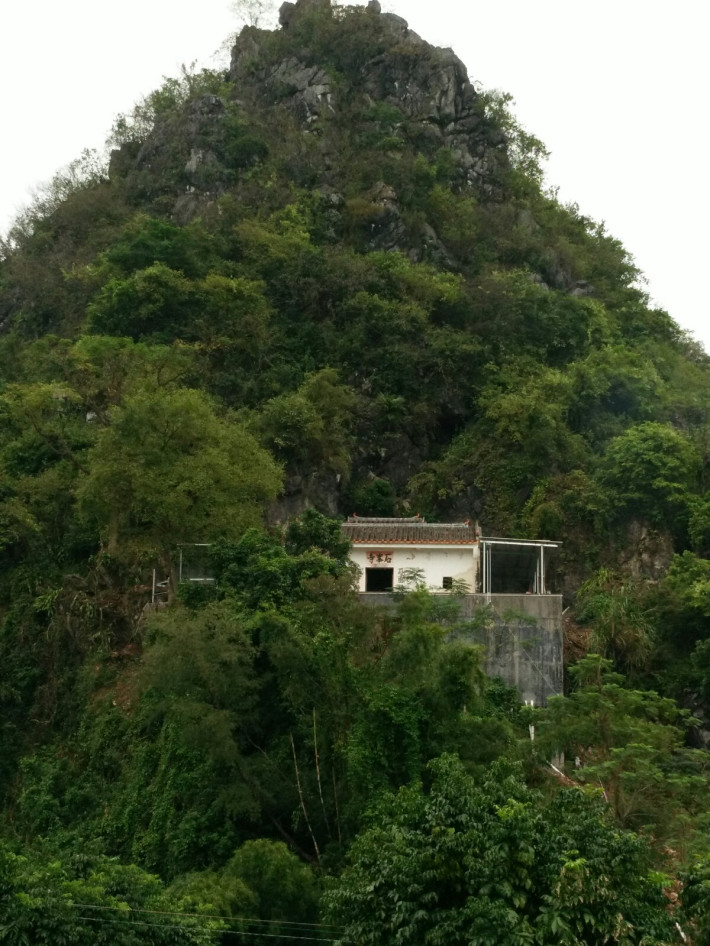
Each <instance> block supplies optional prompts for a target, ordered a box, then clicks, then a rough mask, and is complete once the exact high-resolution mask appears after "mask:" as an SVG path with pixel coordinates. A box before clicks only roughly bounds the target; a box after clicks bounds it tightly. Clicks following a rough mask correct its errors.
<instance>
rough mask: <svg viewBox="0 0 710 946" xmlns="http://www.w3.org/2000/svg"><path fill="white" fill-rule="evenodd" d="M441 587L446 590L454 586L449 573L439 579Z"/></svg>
mask: <svg viewBox="0 0 710 946" xmlns="http://www.w3.org/2000/svg"><path fill="white" fill-rule="evenodd" d="M441 587H442V588H445V589H446V590H447V591H451V589H452V588H453V587H454V579H453V577H452V576H451V575H445V576H444V577H443V578H442V579H441Z"/></svg>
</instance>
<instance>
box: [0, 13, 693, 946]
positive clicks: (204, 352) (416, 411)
mask: <svg viewBox="0 0 710 946" xmlns="http://www.w3.org/2000/svg"><path fill="white" fill-rule="evenodd" d="M111 142H112V151H111V156H110V161H109V162H107V164H106V165H105V166H104V165H103V164H102V163H101V162H100V161H97V160H95V158H93V157H92V156H91V155H85V156H84V157H83V158H82V159H80V160H79V161H77V162H76V163H75V164H74V165H72V167H70V168H69V169H68V170H66V171H63V172H60V173H59V174H58V175H57V177H56V178H55V179H54V181H53V182H52V184H51V185H50V186H49V187H48V188H47V190H46V192H45V193H44V194H43V195H42V197H41V198H39V199H38V200H37V202H36V203H35V204H34V205H33V206H31V207H30V208H28V210H27V211H26V212H25V213H24V214H23V215H21V216H20V218H18V220H17V221H16V223H15V225H14V227H13V228H12V230H11V231H10V233H9V234H8V235H7V237H6V239H5V241H4V242H3V243H2V246H1V254H0V417H1V419H2V423H1V424H0V557H1V559H2V561H1V563H0V564H1V568H0V617H1V618H2V625H1V630H0V668H2V670H1V676H0V803H1V806H2V807H1V810H0V942H7V943H11V944H18V946H19V944H21V943H33V944H34V943H53V944H54V943H59V942H66V943H87V944H88V943H98V942H105V943H112V944H113V943H115V944H121V943H126V944H129V943H130V944H135V943H156V944H157V943H183V942H184V943H216V942H221V943H225V944H228V943H238V942H239V943H254V944H257V943H260V942H262V941H263V937H265V936H267V935H268V936H269V937H270V938H272V940H273V941H282V942H283V943H286V942H292V941H293V939H294V938H295V939H307V940H308V939H309V938H310V940H311V941H313V940H322V941H324V942H329V941H335V940H338V941H340V940H341V939H342V941H343V942H345V943H352V944H360V946H362V944H372V946H376V944H377V946H380V944H382V946H384V944H394V943H411V944H430V946H435V944H444V943H446V944H447V946H448V944H458V943H461V944H464V943H466V944H469V943H477V944H485V946H488V944H500V946H514V944H516V946H517V944H525V943H538V944H542V946H548V944H549V946H552V944H568V943H569V944H579V943H584V944H591V946H596V944H605V943H623V944H641V943H643V944H662V943H675V942H680V941H681V933H680V928H682V930H683V933H684V934H685V935H686V936H688V937H690V938H692V942H694V943H697V944H703V943H710V939H709V938H708V929H710V896H709V895H708V890H710V887H709V886H708V884H710V879H709V878H710V846H709V845H708V825H709V824H710V799H709V796H708V786H709V782H708V780H709V778H710V769H709V766H710V755H709V754H708V751H707V749H706V738H708V733H707V732H706V728H707V729H710V722H707V721H706V717H707V718H710V709H706V707H707V706H708V700H710V633H709V631H710V628H709V626H708V617H709V616H710V558H708V557H706V556H708V555H709V554H710V493H707V492H706V490H707V486H708V464H709V461H710V369H709V365H708V358H707V356H706V354H705V352H704V351H703V350H702V349H701V348H700V346H698V345H697V344H696V343H695V342H693V341H692V340H691V339H689V338H688V337H687V336H686V335H685V334H684V333H683V332H682V331H681V330H680V329H679V327H678V326H677V325H676V324H675V322H674V321H673V320H672V318H671V317H670V316H669V315H668V314H667V313H666V312H664V311H661V310H657V309H653V308H652V307H650V305H649V300H648V297H647V296H646V294H645V292H644V291H643V281H642V278H641V275H640V274H639V272H638V271H637V270H636V268H635V266H634V264H633V260H632V259H631V258H630V256H629V254H628V253H627V251H626V250H625V249H624V247H623V246H622V245H621V244H620V243H619V242H618V241H617V240H615V239H614V238H613V237H612V236H611V235H610V234H608V233H607V232H606V231H605V229H604V227H603V226H602V225H600V224H597V223H596V222H594V221H592V220H590V219H588V218H587V217H585V216H583V215H582V214H581V213H580V211H579V209H578V208H577V207H574V206H562V205H561V204H560V203H559V202H558V201H557V199H556V197H555V195H554V193H553V192H550V191H549V190H547V189H546V187H545V185H544V181H543V172H542V162H543V161H544V156H545V151H544V146H543V145H542V143H541V142H540V141H538V140H537V139H536V138H535V137H534V136H532V135H531V134H529V133H528V132H527V131H525V130H524V129H522V128H521V127H520V126H519V125H518V123H517V122H516V120H515V118H514V116H513V114H512V112H511V109H510V102H509V100H508V98H507V97H506V96H505V95H501V94H498V93H487V92H479V91H477V90H476V89H474V87H473V86H472V85H471V84H470V82H469V80H468V77H467V74H466V70H465V68H464V66H463V64H462V63H461V62H460V60H458V59H457V58H456V56H455V55H454V54H453V53H452V52H451V51H450V50H441V49H436V48H434V47H432V46H430V45H428V44H427V43H426V42H424V41H423V40H422V39H420V38H419V37H418V36H416V34H414V33H413V32H412V31H411V30H409V28H408V26H407V24H406V23H405V22H404V21H403V20H401V19H400V18H399V17H396V16H394V15H392V14H382V13H380V12H379V5H378V4H377V3H376V2H375V3H370V4H369V6H368V7H367V8H364V7H336V6H331V4H330V2H329V0H298V2H297V3H296V4H291V3H285V4H284V5H283V7H282V9H281V21H280V28H279V29H277V30H274V31H267V30H260V29H257V28H255V27H246V28H245V29H244V30H243V31H242V32H241V33H240V34H239V36H238V38H237V41H236V45H235V47H234V50H233V54H232V61H231V67H230V69H229V70H228V71H227V72H225V73H219V72H210V71H202V72H199V73H190V72H187V71H185V72H184V73H183V74H182V75H181V77H180V78H178V79H170V80H166V82H165V83H164V85H163V86H162V87H161V88H160V89H158V90H156V91H154V92H153V93H151V94H150V95H148V96H147V97H146V99H145V100H144V101H143V102H142V103H140V104H139V105H138V106H137V107H136V109H135V110H134V112H133V113H132V114H131V115H126V116H120V117H119V118H118V119H117V120H116V122H115V124H114V128H113V131H112V139H111ZM352 511H356V512H357V513H359V514H361V515H384V516H391V515H408V514H409V515H412V514H415V513H419V514H421V515H424V516H426V517H427V518H428V519H429V520H430V521H436V520H439V521H447V520H451V519H455V520H463V519H477V520H479V521H480V523H481V525H482V527H483V530H484V533H485V534H488V535H505V534H509V535H519V536H523V537H530V538H549V539H557V540H561V541H562V543H563V546H562V550H561V552H560V554H559V556H558V561H557V565H556V568H557V571H556V575H555V576H554V577H555V581H556V583H557V586H558V588H559V589H560V590H561V591H563V592H564V595H565V604H566V605H569V606H570V608H571V610H570V612H569V614H570V615H571V616H572V617H573V620H571V621H570V626H569V642H568V643H569V659H570V663H571V664H574V665H573V666H571V667H570V673H569V695H568V696H565V697H556V698H554V699H553V700H552V701H551V704H550V706H549V707H548V708H545V709H537V710H536V709H531V708H529V707H525V706H521V705H520V702H519V699H518V697H517V694H516V693H515V692H513V691H511V690H509V689H508V688H506V687H505V686H504V685H502V684H501V683H500V681H495V680H489V679H487V678H486V677H485V675H484V674H483V672H482V665H483V661H482V657H481V653H480V651H479V649H478V648H477V647H475V646H473V645H469V644H465V643H462V640H463V639H464V638H465V634H462V633H461V632H462V630H464V631H465V628H464V627H463V626H462V619H461V617H460V614H459V607H458V604H457V596H456V594H451V595H444V596H432V595H431V594H429V592H428V591H427V590H426V589H425V588H421V587H420V588H414V589H413V590H410V592H409V593H408V594H405V593H404V592H402V594H401V595H400V596H399V597H398V601H397V604H396V606H395V607H394V608H392V609H390V610H382V609H375V608H370V607H365V606H364V605H362V604H361V603H360V602H359V601H358V599H357V597H356V595H355V594H354V591H353V575H352V569H351V566H350V565H349V564H348V560H347V552H348V547H347V543H346V542H343V539H342V536H341V533H340V528H339V525H338V517H342V516H343V515H345V514H348V513H351V512H352ZM194 543H204V544H205V545H207V546H208V547H209V551H208V552H207V553H205V554H207V555H208V557H209V568H210V569H211V570H212V573H213V574H214V575H215V576H216V579H217V581H216V583H215V584H210V583H206V584H203V585H199V586H197V585H194V584H193V585H190V584H183V585H179V583H178V581H177V577H178V575H177V569H178V561H179V554H180V552H179V550H180V548H183V549H184V550H186V551H185V555H186V556H187V557H188V558H189V555H190V554H191V553H190V548H191V547H192V544H194ZM205 545H202V546H201V548H204V547H205ZM156 583H157V587H158V590H159V591H160V592H161V593H160V594H159V595H158V598H159V600H158V602H157V603H152V599H153V597H154V592H155V586H156ZM163 588H167V589H168V591H167V592H166V593H165V595H163V594H162V591H161V589H163ZM163 597H166V598H167V600H163ZM484 620H485V617H484ZM530 725H534V726H535V735H536V738H535V741H534V742H531V740H530V738H529V734H530V730H529V726H530ZM561 753H563V754H564V759H565V760H566V762H562V761H560V760H561V759H562V755H561ZM555 759H556V760H557V762H556V763H555V767H554V768H552V767H551V766H550V765H549V763H550V761H554V760H555ZM575 760H576V764H575ZM562 768H564V772H563V771H562ZM679 924H680V927H679Z"/></svg>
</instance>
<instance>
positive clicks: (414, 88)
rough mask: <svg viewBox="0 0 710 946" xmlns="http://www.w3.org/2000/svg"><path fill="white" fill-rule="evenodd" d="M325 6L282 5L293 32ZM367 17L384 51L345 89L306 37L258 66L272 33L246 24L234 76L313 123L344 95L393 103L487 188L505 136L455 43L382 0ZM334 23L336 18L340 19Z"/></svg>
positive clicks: (423, 137) (313, 2) (322, 0)
mask: <svg viewBox="0 0 710 946" xmlns="http://www.w3.org/2000/svg"><path fill="white" fill-rule="evenodd" d="M313 11H318V12H320V14H321V15H322V16H325V17H327V16H332V13H331V11H330V0H298V2H296V3H290V2H287V3H284V4H283V6H282V7H281V13H280V22H281V24H282V28H283V29H284V30H285V31H286V32H287V33H289V34H291V35H294V34H295V30H296V27H297V25H298V23H299V19H300V18H301V17H304V16H306V15H309V14H312V13H313ZM361 16H366V17H368V24H367V25H368V27H369V35H370V36H371V37H373V39H376V40H377V42H378V44H379V47H380V49H381V50H384V51H381V52H378V53H376V54H375V55H373V56H372V57H371V58H370V60H369V61H367V62H365V63H364V64H363V65H362V66H361V67H360V69H359V70H358V74H357V75H354V76H349V77H348V78H349V79H350V80H351V82H350V83H349V84H347V86H346V88H345V89H343V87H342V81H341V82H340V83H339V84H338V87H336V82H335V81H334V76H333V75H332V70H329V68H328V65H327V64H326V63H322V62H318V61H317V59H316V54H315V53H314V52H313V50H312V49H311V48H310V47H309V46H308V44H307V43H304V45H303V48H302V49H300V50H298V51H297V52H296V54H293V53H292V54H291V55H289V56H287V57H286V58H284V59H282V60H281V61H279V62H276V63H274V64H271V65H269V66H266V67H264V68H261V69H258V70H257V71H256V73H255V72H254V71H253V66H254V63H255V61H258V60H259V58H260V54H259V50H260V49H261V48H263V46H264V40H265V39H266V37H267V35H268V34H266V33H264V31H259V30H255V29H254V28H252V27H248V28H246V29H245V30H243V31H242V33H241V34H240V35H239V37H238V38H237V42H236V44H235V46H234V49H233V51H232V64H231V70H230V77H231V79H232V80H233V81H234V83H235V85H236V87H237V88H238V89H239V88H240V87H243V85H244V83H245V82H247V83H252V84H254V83H255V84H256V85H258V86H259V87H260V88H261V91H262V97H263V99H264V100H265V101H266V103H268V104H273V103H274V102H278V104H279V105H280V106H281V107H283V108H285V109H287V110H288V111H289V112H290V113H291V114H292V115H293V116H295V117H296V119H297V120H298V121H299V122H300V124H301V125H302V126H303V128H304V130H306V131H307V130H309V126H312V125H313V124H314V122H315V121H316V120H317V119H319V118H327V117H328V116H329V115H336V114H337V113H338V111H339V109H340V108H341V99H343V98H344V97H348V98H350V99H351V98H352V96H353V94H356V95H359V96H361V97H362V98H363V100H364V101H365V102H369V103H370V104H374V103H387V104H389V105H391V106H393V107H394V108H396V109H397V110H398V111H399V112H400V113H401V115H402V119H403V120H404V121H405V122H407V123H408V124H409V125H410V126H414V127H415V129H416V137H417V139H418V141H419V143H422V144H425V143H427V142H428V144H429V150H430V151H431V153H432V154H433V153H435V151H436V150H438V149H439V148H441V147H443V146H446V147H449V148H450V149H451V150H452V153H453V155H454V158H455V160H456V162H457V163H458V165H459V167H460V169H461V173H462V175H463V177H464V179H465V181H466V182H467V183H468V184H469V185H472V186H475V187H476V188H477V189H479V190H483V191H485V189H486V178H487V177H490V175H491V171H492V170H493V168H494V167H495V166H496V165H497V164H498V163H499V162H500V161H501V157H502V156H501V151H502V150H503V149H504V146H505V140H504V138H503V136H502V135H501V134H500V133H498V132H493V133H492V132H491V130H490V129H489V128H488V127H487V125H486V123H485V122H484V121H483V120H482V119H483V113H482V107H481V104H480V101H479V96H478V95H477V93H476V91H475V89H474V88H473V86H472V84H471V82H470V81H469V78H468V74H467V71H466V67H465V66H464V64H463V63H462V62H461V60H460V59H459V58H458V57H457V56H456V55H455V54H454V53H453V51H452V50H450V49H439V48H437V47H435V46H431V45H430V44H429V43H426V42H425V41H424V40H422V39H421V38H420V37H419V36H418V35H417V34H416V33H415V32H414V31H413V30H410V29H409V26H408V24H407V21H406V20H404V19H402V17H399V16H396V15H395V14H392V13H381V12H380V5H379V3H376V2H373V3H370V4H368V7H367V10H366V11H361ZM333 22H335V21H333ZM348 28H349V26H348V21H347V18H346V19H345V20H343V21H342V22H340V23H339V24H336V29H340V30H341V31H342V43H343V44H347V42H348Z"/></svg>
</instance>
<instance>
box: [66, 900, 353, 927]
mask: <svg viewBox="0 0 710 946" xmlns="http://www.w3.org/2000/svg"><path fill="white" fill-rule="evenodd" d="M71 905H72V906H74V907H81V908H82V909H84V910H121V911H122V912H123V913H125V912H131V913H148V914H151V915H152V916H187V917H192V918H194V919H198V920H229V922H230V923H266V924H269V923H271V924H274V925H277V926H289V927H291V926H293V927H302V928H304V929H306V930H307V929H323V930H331V931H332V932H344V927H342V926H336V925H334V924H332V923H303V922H300V921H298V920H261V919H258V918H257V917H248V916H228V915H225V914H223V913H187V912H180V911H178V910H148V909H144V908H143V907H129V908H128V911H126V910H123V908H122V907H117V906H112V905H111V904H101V903H79V902H76V901H75V902H74V903H72V904H71Z"/></svg>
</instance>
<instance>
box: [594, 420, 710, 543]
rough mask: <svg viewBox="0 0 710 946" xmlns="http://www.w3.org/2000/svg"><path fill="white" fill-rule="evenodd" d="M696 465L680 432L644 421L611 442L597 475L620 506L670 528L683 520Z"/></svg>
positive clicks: (686, 512) (697, 466)
mask: <svg viewBox="0 0 710 946" xmlns="http://www.w3.org/2000/svg"><path fill="white" fill-rule="evenodd" d="M698 468H699V458H698V455H697V452H696V450H695V448H694V447H693V445H692V444H691V443H690V442H689V441H688V440H687V438H686V437H684V436H683V434H682V433H680V432H679V431H676V430H674V429H673V428H672V427H670V426H665V425H663V424H659V423H655V422H646V423H644V424H639V425H638V426H636V427H630V428H629V429H628V430H627V431H626V432H625V433H623V434H620V435H619V436H618V437H615V438H614V439H613V440H612V441H611V443H610V444H609V446H608V448H607V451H606V454H605V456H604V458H603V460H602V463H601V466H600V470H599V477H600V480H601V482H602V484H603V485H605V486H606V487H607V488H608V489H609V490H611V491H613V493H614V495H615V497H616V502H617V505H618V508H619V509H620V510H623V511H625V512H626V513H627V514H629V513H630V514H631V515H636V516H641V517H645V518H647V519H649V520H650V521H651V522H652V523H654V524H655V525H657V526H661V527H666V528H667V527H668V526H671V527H672V528H673V529H674V531H675V530H677V529H678V527H679V525H682V523H683V522H684V520H685V521H687V516H688V505H689V501H690V499H691V497H692V495H693V491H694V488H695V487H696V483H697V474H698Z"/></svg>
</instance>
